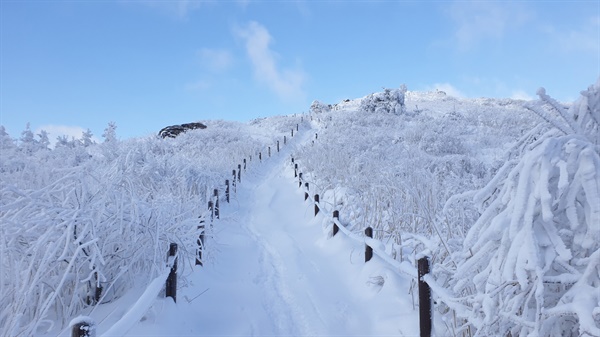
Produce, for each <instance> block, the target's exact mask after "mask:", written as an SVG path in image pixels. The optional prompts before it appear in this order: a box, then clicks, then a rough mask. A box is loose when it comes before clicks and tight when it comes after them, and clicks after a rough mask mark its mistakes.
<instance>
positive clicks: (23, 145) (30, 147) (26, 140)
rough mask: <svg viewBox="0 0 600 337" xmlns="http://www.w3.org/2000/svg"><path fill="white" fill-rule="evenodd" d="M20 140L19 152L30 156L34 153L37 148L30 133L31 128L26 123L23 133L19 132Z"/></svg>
mask: <svg viewBox="0 0 600 337" xmlns="http://www.w3.org/2000/svg"><path fill="white" fill-rule="evenodd" d="M19 140H20V145H19V148H20V149H21V151H23V152H25V153H27V154H32V153H33V152H35V150H36V148H37V144H36V143H37V141H36V140H35V137H34V135H33V132H32V131H31V126H30V124H29V123H27V125H26V127H25V130H23V132H21V138H20V139H19Z"/></svg>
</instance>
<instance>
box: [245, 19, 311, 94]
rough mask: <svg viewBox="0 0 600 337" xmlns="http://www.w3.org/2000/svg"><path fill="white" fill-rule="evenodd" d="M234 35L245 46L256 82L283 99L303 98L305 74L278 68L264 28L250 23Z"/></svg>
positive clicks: (295, 70)
mask: <svg viewBox="0 0 600 337" xmlns="http://www.w3.org/2000/svg"><path fill="white" fill-rule="evenodd" d="M235 34H236V35H237V36H238V37H240V38H242V39H243V40H244V42H245V44H246V52H247V54H248V57H249V58H250V61H251V62H252V66H253V67H254V76H255V77H256V79H257V80H258V81H260V82H263V83H265V84H266V85H267V86H268V87H269V88H271V90H273V91H274V92H275V93H276V94H277V95H279V96H280V97H281V98H284V99H291V98H298V97H302V96H304V92H303V88H302V86H303V85H304V82H305V80H306V76H305V73H304V72H303V71H302V70H301V69H280V68H278V66H277V60H276V59H277V54H276V53H275V52H274V51H273V50H271V48H270V46H269V45H270V44H271V41H272V38H271V35H270V34H269V31H267V29H266V28H265V27H264V26H262V25H261V24H259V23H257V22H254V21H252V22H250V23H249V24H248V25H247V26H246V27H244V28H238V29H236V30H235Z"/></svg>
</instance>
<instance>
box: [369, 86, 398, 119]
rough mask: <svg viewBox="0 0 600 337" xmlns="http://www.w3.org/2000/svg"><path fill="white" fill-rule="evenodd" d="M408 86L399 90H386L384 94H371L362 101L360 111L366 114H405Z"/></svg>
mask: <svg viewBox="0 0 600 337" xmlns="http://www.w3.org/2000/svg"><path fill="white" fill-rule="evenodd" d="M405 94H406V85H404V84H403V85H401V86H400V88H398V89H384V91H383V92H379V93H375V94H371V95H369V96H367V97H365V98H363V100H362V101H361V104H360V109H361V110H362V111H366V112H378V113H393V114H398V115H399V114H402V113H403V112H405V109H406V107H405V106H404V96H405Z"/></svg>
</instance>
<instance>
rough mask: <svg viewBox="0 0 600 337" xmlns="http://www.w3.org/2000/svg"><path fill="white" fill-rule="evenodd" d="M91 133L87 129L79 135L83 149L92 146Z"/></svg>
mask: <svg viewBox="0 0 600 337" xmlns="http://www.w3.org/2000/svg"><path fill="white" fill-rule="evenodd" d="M92 136H93V134H92V131H91V130H90V129H87V130H86V131H84V132H83V133H82V134H81V144H82V145H83V146H85V147H88V146H90V145H92V144H94V143H95V142H94V141H93V140H92Z"/></svg>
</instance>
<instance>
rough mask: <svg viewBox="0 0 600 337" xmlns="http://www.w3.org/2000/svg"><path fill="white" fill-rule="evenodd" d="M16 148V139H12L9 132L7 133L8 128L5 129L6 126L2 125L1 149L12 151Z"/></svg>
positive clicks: (0, 127)
mask: <svg viewBox="0 0 600 337" xmlns="http://www.w3.org/2000/svg"><path fill="white" fill-rule="evenodd" d="M15 146H16V145H15V141H14V139H12V138H11V137H10V135H9V134H8V132H6V128H5V127H4V125H0V149H2V150H6V149H12V148H14V147H15Z"/></svg>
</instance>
